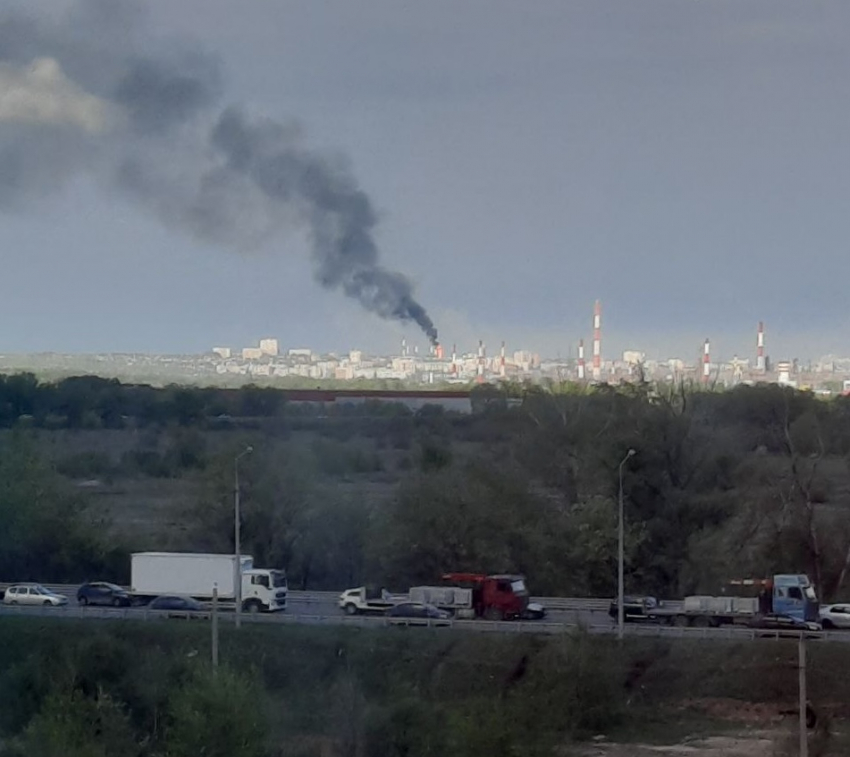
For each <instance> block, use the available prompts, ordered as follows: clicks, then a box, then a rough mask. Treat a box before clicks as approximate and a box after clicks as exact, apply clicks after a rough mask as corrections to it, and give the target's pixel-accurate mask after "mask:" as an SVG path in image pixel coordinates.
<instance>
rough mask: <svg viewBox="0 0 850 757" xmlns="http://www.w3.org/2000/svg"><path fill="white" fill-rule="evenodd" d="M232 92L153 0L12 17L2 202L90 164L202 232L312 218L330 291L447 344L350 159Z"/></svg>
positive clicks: (165, 218)
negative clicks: (380, 235)
mask: <svg viewBox="0 0 850 757" xmlns="http://www.w3.org/2000/svg"><path fill="white" fill-rule="evenodd" d="M221 96H222V83H221V75H220V66H219V62H218V60H217V59H216V58H214V57H212V56H210V55H208V54H206V53H204V52H201V51H199V50H195V49H190V48H188V47H187V46H186V45H185V43H181V44H176V43H174V42H172V41H168V40H159V39H153V38H151V37H150V36H149V35H147V34H146V33H145V19H144V13H143V8H142V6H141V4H136V3H131V2H120V3H119V2H115V0H85V1H83V2H79V3H77V4H76V5H75V6H74V7H73V9H72V10H71V11H70V12H68V13H67V14H66V15H64V16H61V17H54V18H50V19H44V18H35V17H32V16H30V15H26V14H23V13H20V12H13V13H5V14H3V15H0V209H4V210H14V209H17V208H27V207H31V206H32V204H33V201H34V200H37V199H38V198H39V197H40V196H43V195H44V194H46V193H49V192H54V191H58V190H60V189H61V188H62V187H63V186H64V185H66V184H67V182H68V180H70V179H71V178H73V177H75V176H77V175H79V174H82V173H85V174H88V175H91V176H93V177H95V179H96V180H97V181H98V182H100V183H102V184H103V185H104V186H105V187H106V188H107V189H109V190H118V191H120V192H121V194H123V195H124V196H126V197H129V198H131V199H132V200H133V201H134V202H136V203H138V204H140V205H142V206H144V207H146V208H147V209H148V210H150V211H151V212H152V213H154V214H155V215H156V216H157V217H158V218H159V219H160V220H161V221H162V222H163V223H165V224H166V225H168V226H169V227H171V228H175V229H179V230H181V231H184V232H187V233H189V234H191V235H192V236H194V237H195V238H197V239H199V240H201V241H204V242H210V243H215V244H218V245H224V246H227V247H231V248H236V249H245V248H251V247H255V246H256V245H258V244H261V243H263V242H266V241H268V240H269V239H270V238H272V237H273V236H274V235H275V234H276V233H278V232H279V231H280V230H281V229H283V228H285V227H291V226H293V225H297V226H301V227H304V228H305V229H306V232H307V234H308V236H309V239H310V244H311V249H312V256H313V261H314V264H315V276H316V280H317V281H318V282H319V283H320V284H321V285H322V286H323V287H326V288H328V289H339V290H342V291H343V292H344V293H345V294H346V295H347V296H348V297H352V298H353V299H356V300H357V301H358V302H360V303H361V305H363V307H365V308H366V309H367V310H369V311H371V312H373V313H376V314H377V315H379V316H380V317H382V318H387V319H394V320H400V321H413V322H415V323H417V324H418V325H419V326H420V327H421V328H422V330H423V331H424V332H425V334H427V336H428V338H429V339H430V340H431V342H432V343H434V344H436V342H437V330H436V329H435V327H434V324H433V322H432V321H431V319H430V317H429V316H428V314H427V312H426V311H425V309H424V308H423V307H422V305H420V304H419V302H417V300H416V299H415V298H414V296H413V287H412V285H411V283H410V281H409V280H408V279H407V278H406V277H405V276H403V275H402V274H400V273H397V272H395V271H391V270H388V269H386V268H384V267H383V266H382V265H381V264H380V261H379V255H378V249H377V246H376V244H375V240H374V236H373V230H374V227H375V224H376V220H377V219H376V215H375V211H374V209H373V207H372V203H371V201H370V200H369V197H368V196H367V195H366V193H365V192H363V190H361V189H360V188H359V186H358V184H357V181H356V179H355V178H354V177H353V175H352V174H351V171H350V169H349V168H348V166H347V165H346V163H345V162H344V161H343V160H341V159H339V158H333V157H328V156H325V155H322V154H320V153H318V152H317V151H315V150H311V149H309V148H308V147H306V146H305V145H304V144H303V137H302V134H301V132H300V130H299V129H298V128H296V127H294V126H292V125H287V124H281V123H277V122H275V121H272V120H270V119H262V118H260V119H258V118H251V117H249V116H248V115H246V114H245V113H244V112H242V111H241V110H240V109H239V108H237V107H235V106H230V107H223V108H222V107H220V106H219V105H218V103H219V102H220V99H221Z"/></svg>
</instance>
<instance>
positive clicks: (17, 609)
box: [0, 605, 850, 643]
mask: <svg viewBox="0 0 850 757" xmlns="http://www.w3.org/2000/svg"><path fill="white" fill-rule="evenodd" d="M170 615H171V616H177V617H179V619H181V620H187V619H188V620H194V621H198V620H209V618H210V612H209V611H204V612H202V613H182V612H175V611H172V612H169V611H167V610H149V609H147V608H145V607H139V608H110V607H82V606H75V605H63V606H60V607H44V606H39V605H29V606H27V605H16V606H10V605H0V617H4V616H5V617H14V616H38V617H53V618H56V619H77V620H81V619H83V620H116V621H118V620H122V621H123V620H130V621H133V620H135V621H152V620H160V621H161V620H166V619H177V617H171V618H170V617H169V616H170ZM219 618H220V621H221V622H223V623H231V622H233V618H234V616H233V615H232V614H229V613H222V614H221V615H220V616H219ZM242 621H243V622H244V623H260V624H285V625H342V626H354V627H370V628H387V627H392V626H415V627H428V628H432V629H438V628H442V627H445V628H448V629H454V630H461V631H472V632H477V633H531V634H547V635H550V634H560V633H570V632H575V631H577V630H579V629H581V630H584V631H586V632H587V633H590V634H593V635H606V636H611V635H613V634H616V632H617V627H616V625H613V624H611V623H607V624H605V625H599V624H586V623H556V622H551V621H545V620H537V621H534V620H532V621H488V620H438V621H435V620H430V619H419V618H416V619H405V620H404V621H401V619H394V618H388V617H380V616H378V617H375V616H368V615H353V616H347V615H339V614H334V615H328V614H321V613H318V614H306V613H305V614H298V615H292V614H289V615H288V614H286V613H271V614H256V615H255V614H246V615H243V616H242ZM625 633H626V635H627V636H630V637H653V638H659V637H664V638H683V639H693V640H701V641H718V640H727V641H730V640H738V641H746V640H752V639H764V638H766V639H774V640H779V639H799V636H800V634H799V632H794V631H787V630H766V629H751V628H740V627H739V628H733V627H723V628H679V627H676V626H655V625H639V624H636V625H628V626H626V627H625ZM806 638H807V639H810V640H812V641H816V642H844V643H846V642H850V633H846V632H844V633H842V632H841V631H819V632H807V633H806Z"/></svg>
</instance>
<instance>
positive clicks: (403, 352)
mask: <svg viewBox="0 0 850 757" xmlns="http://www.w3.org/2000/svg"><path fill="white" fill-rule="evenodd" d="M401 356H402V357H407V339H405V338H404V337H402V338H401Z"/></svg>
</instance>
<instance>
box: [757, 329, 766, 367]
mask: <svg viewBox="0 0 850 757" xmlns="http://www.w3.org/2000/svg"><path fill="white" fill-rule="evenodd" d="M765 367H766V366H765V362H764V323H763V322H762V321H759V330H758V336H757V337H756V370H757V371H759V372H760V373H764V371H765Z"/></svg>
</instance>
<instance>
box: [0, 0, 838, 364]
mask: <svg viewBox="0 0 850 757" xmlns="http://www.w3.org/2000/svg"><path fill="white" fill-rule="evenodd" d="M10 5H13V6H17V7H27V8H36V9H41V11H42V12H43V13H46V12H50V13H52V14H54V15H55V14H56V13H58V10H57V8H59V6H61V5H63V4H62V3H58V2H56V1H55V0H51V1H50V2H33V0H27V2H12V3H10ZM64 5H67V4H64ZM151 5H152V6H153V9H152V12H151V13H150V18H149V24H150V26H151V27H152V31H151V38H154V37H158V36H160V35H166V36H178V37H191V38H192V39H193V40H194V41H195V42H196V43H197V44H198V45H200V46H201V47H203V48H205V49H206V50H207V51H209V52H211V53H213V54H216V55H217V56H218V57H219V58H220V61H221V66H222V69H221V70H222V75H223V90H224V96H223V97H222V99H221V105H222V106H224V105H226V104H228V103H237V104H240V105H242V106H244V107H245V109H246V110H247V111H248V112H249V113H251V114H255V115H268V116H270V117H273V118H275V119H277V120H280V121H283V122H287V123H288V122H291V121H293V120H295V121H297V122H298V124H300V127H301V129H302V132H303V139H304V140H305V142H306V143H307V144H308V145H310V146H311V147H313V148H316V149H318V150H321V151H330V152H332V153H333V152H338V153H341V154H343V155H345V156H347V159H348V161H349V163H350V166H351V171H352V172H353V174H354V175H355V176H356V177H357V180H358V181H359V183H360V186H361V188H362V189H364V190H365V191H366V192H367V193H368V195H369V197H370V198H371V201H372V203H373V205H374V207H375V208H376V209H377V211H378V213H379V216H380V222H379V224H378V226H377V229H376V238H377V242H378V244H379V246H380V249H381V255H382V262H383V264H384V265H386V266H387V267H388V268H391V269H394V270H398V271H400V272H402V273H404V274H406V275H408V276H409V277H410V278H411V279H412V281H413V283H414V285H415V287H416V296H417V298H418V300H419V301H420V302H421V303H422V304H423V305H424V306H425V307H426V308H427V309H428V311H429V312H430V314H431V316H432V317H433V319H434V320H435V322H436V326H437V328H438V329H439V331H440V337H441V340H442V341H443V342H444V343H445V344H447V345H451V344H452V343H453V342H457V343H458V345H459V347H461V348H466V349H473V348H474V345H475V344H476V343H477V339H478V338H479V337H483V338H485V339H486V340H487V342H488V346H489V347H490V349H491V350H492V349H495V348H496V347H497V343H498V342H499V341H500V340H502V339H506V340H507V341H508V346H509V348H510V349H517V348H521V347H524V348H528V349H537V350H540V351H542V352H544V353H546V354H550V355H554V354H556V353H560V354H562V355H566V354H567V353H568V352H569V351H570V350H572V351H573V352H574V351H575V344H576V342H577V340H578V338H579V337H585V339H589V337H590V322H591V311H592V305H593V300H594V299H596V298H599V299H601V300H602V302H603V308H604V313H603V327H604V331H605V333H604V344H603V351H604V352H605V353H606V354H613V353H615V352H618V351H620V350H622V349H624V348H638V349H643V350H645V351H646V352H647V353H648V354H649V355H650V356H651V357H663V356H668V355H673V354H676V355H679V356H683V357H694V356H695V355H696V354H698V351H699V349H700V345H701V343H702V340H703V339H704V338H705V337H711V338H712V341H713V343H714V353H715V354H716V355H718V356H725V357H731V356H732V354H733V353H737V354H749V353H751V352H752V351H753V346H754V342H755V324H756V322H757V321H758V320H759V319H762V320H764V321H765V322H766V324H767V329H768V333H767V342H768V353H769V354H771V355H772V356H773V357H774V358H780V357H785V356H801V357H808V356H812V357H815V356H817V355H820V354H822V353H825V352H839V353H844V354H846V353H848V352H850V350H848V349H847V347H848V344H847V337H846V335H847V333H848V326H850V317H848V310H847V308H848V297H847V295H846V293H845V290H846V287H847V281H848V280H850V275H848V274H850V260H848V256H847V255H846V253H845V249H844V248H845V245H846V240H847V238H848V233H847V231H848V223H850V222H849V221H848V218H850V214H848V212H847V209H846V205H847V203H848V197H850V191H848V190H850V186H848V184H850V171H848V168H850V165H848V163H850V129H848V126H850V98H848V89H850V85H848V83H847V82H848V72H850V3H847V2H846V0H841V1H838V2H817V3H800V2H798V1H796V0H794V1H789V2H782V1H781V0H763V1H761V2H760V1H758V0H750V1H749V2H746V3H742V2H738V1H737V0H728V1H727V2H712V1H711V0H704V1H703V2H688V1H686V0H676V1H675V2H674V1H671V2H649V1H642V2H635V1H634V0H623V1H622V2H606V1H605V0H587V1H586V2H567V1H566V0H559V1H558V2H548V0H534V2H533V3H516V2H512V1H511V2H508V1H507V0H475V1H473V0H464V2H457V0H429V2H399V1H398V0H382V1H381V2H377V1H374V0H358V1H357V2H352V0H321V1H316V2H284V1H282V0H276V1H272V0H253V1H252V2H251V3H250V4H244V3H234V2H232V1H230V0H180V1H179V2H169V3H166V2H160V3H157V4H151ZM43 54H44V55H51V51H50V50H44V52H43ZM2 58H3V51H2V50H0V59H2ZM7 128H9V127H8V125H6V124H0V138H2V134H3V129H7ZM57 170H61V164H59V168H58V169H57ZM0 245H2V250H3V262H4V266H3V269H4V273H3V276H2V277H0V351H21V350H57V351H95V350H115V351H119V350H149V351H165V352H168V351H199V350H203V349H206V348H208V347H210V346H212V345H213V344H232V345H234V346H236V345H242V344H247V343H250V342H252V341H254V340H256V339H258V338H260V337H261V336H277V337H279V338H280V339H281V341H282V343H283V344H284V345H286V346H299V345H310V346H313V347H315V348H319V349H347V348H349V347H361V348H363V349H370V350H379V349H384V350H388V349H391V348H392V347H393V346H394V345H395V344H396V343H397V341H398V339H400V337H401V336H402V335H406V336H407V337H408V340H409V341H411V342H414V343H418V344H420V345H421V347H422V348H424V346H425V344H426V340H425V338H424V336H423V335H422V334H421V332H420V331H419V330H418V329H417V328H416V327H415V326H412V325H407V326H401V325H399V324H395V323H392V322H386V321H382V320H380V319H379V318H377V317H376V316H375V315H371V314H368V313H365V312H364V311H362V309H361V308H360V307H359V305H358V304H357V303H356V302H354V301H352V300H350V299H346V298H345V297H344V296H343V295H342V294H341V293H339V292H336V291H326V290H324V289H322V288H321V287H320V286H319V285H318V284H316V283H315V282H314V280H313V274H312V265H311V262H310V258H309V251H308V248H307V242H306V241H305V238H304V234H303V230H300V229H298V228H294V229H284V230H282V231H281V233H280V234H279V235H277V236H275V237H274V238H272V239H268V240H266V242H265V243H264V244H263V245H262V247H261V249H258V250H253V251H250V252H241V253H234V252H231V251H228V250H227V249H224V248H219V247H216V246H215V245H212V244H203V243H200V242H198V241H197V240H195V239H193V238H192V237H190V236H188V235H185V234H182V233H180V232H179V231H175V230H171V229H164V228H163V227H162V226H161V225H160V224H159V222H158V221H157V220H156V218H155V217H154V216H153V215H151V214H149V213H148V212H146V209H145V208H144V207H142V206H141V205H138V204H134V203H133V202H131V201H128V200H127V198H126V197H123V196H120V195H118V194H116V193H113V192H107V191H104V190H103V188H102V185H98V184H95V183H92V182H91V181H90V180H89V178H88V174H87V173H85V172H82V173H75V174H73V177H72V179H71V183H70V184H68V185H67V186H65V187H64V189H63V191H62V192H60V193H57V194H50V193H47V194H45V193H38V194H37V195H36V196H34V197H30V198H28V199H27V202H26V203H24V204H23V207H21V208H19V209H17V210H15V211H14V212H9V213H6V214H4V215H3V216H2V223H1V224H0Z"/></svg>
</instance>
